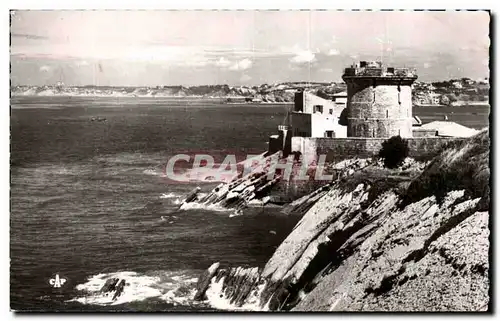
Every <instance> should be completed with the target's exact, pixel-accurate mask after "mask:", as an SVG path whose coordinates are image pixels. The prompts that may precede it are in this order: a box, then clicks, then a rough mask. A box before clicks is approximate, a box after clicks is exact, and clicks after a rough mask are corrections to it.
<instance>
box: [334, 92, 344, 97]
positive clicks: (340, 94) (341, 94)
mask: <svg viewBox="0 0 500 321" xmlns="http://www.w3.org/2000/svg"><path fill="white" fill-rule="evenodd" d="M333 97H347V91H342V92H339V93H336V94H333Z"/></svg>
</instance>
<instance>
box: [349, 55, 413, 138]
mask: <svg viewBox="0 0 500 321" xmlns="http://www.w3.org/2000/svg"><path fill="white" fill-rule="evenodd" d="M342 79H343V80H344V81H345V82H346V84H347V136H348V137H391V136H396V135H400V136H401V137H412V99H411V85H412V83H413V82H414V81H415V80H416V79H417V73H416V70H415V69H413V68H395V67H384V66H383V65H382V63H381V62H379V61H375V62H366V61H361V62H359V63H358V64H356V65H353V66H351V67H348V68H345V70H344V75H343V76H342Z"/></svg>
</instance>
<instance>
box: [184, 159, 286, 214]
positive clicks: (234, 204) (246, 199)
mask: <svg viewBox="0 0 500 321" xmlns="http://www.w3.org/2000/svg"><path fill="white" fill-rule="evenodd" d="M278 153H279V152H278ZM278 153H276V154H273V155H269V156H267V157H265V158H264V161H263V164H262V165H260V166H258V167H256V168H255V169H253V170H252V171H251V172H250V173H249V174H246V175H244V176H242V177H236V178H234V179H233V180H232V181H231V182H229V183H221V184H219V185H218V186H217V187H215V188H214V189H213V190H212V191H210V192H209V193H207V194H206V195H201V194H200V188H196V189H195V190H193V191H192V192H190V193H189V194H188V195H187V196H186V198H185V200H184V201H183V203H182V204H181V205H180V207H179V208H180V209H183V208H186V207H188V206H189V205H192V204H197V205H200V206H205V207H222V208H227V209H235V210H236V211H239V210H241V209H243V208H245V207H246V206H247V205H248V204H249V203H250V202H252V201H256V200H258V201H259V204H261V205H265V204H266V203H267V202H268V201H269V197H266V196H267V195H268V193H269V191H270V190H271V188H272V187H273V186H274V185H275V184H277V183H278V182H279V181H280V180H281V176H280V175H278V174H277V175H274V173H271V174H273V175H271V176H272V177H269V176H270V175H269V168H270V161H271V160H272V159H273V158H274V157H278V155H277V154H278Z"/></svg>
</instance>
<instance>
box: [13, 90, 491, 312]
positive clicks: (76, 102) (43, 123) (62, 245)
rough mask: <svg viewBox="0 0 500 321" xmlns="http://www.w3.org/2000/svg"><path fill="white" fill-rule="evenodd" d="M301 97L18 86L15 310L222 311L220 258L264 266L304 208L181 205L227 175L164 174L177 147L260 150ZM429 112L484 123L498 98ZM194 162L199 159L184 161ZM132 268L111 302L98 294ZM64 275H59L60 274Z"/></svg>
mask: <svg viewBox="0 0 500 321" xmlns="http://www.w3.org/2000/svg"><path fill="white" fill-rule="evenodd" d="M291 107H292V105H283V104H281V105H272V104H242V105H228V104H224V103H223V102H222V101H221V100H217V99H189V98H182V99H173V98H161V99H157V98H138V97H135V98H134V97H128V98H120V97H110V98H102V97H40V96H36V97H12V99H11V109H10V115H11V118H10V123H11V145H10V153H11V154H10V160H11V168H10V183H11V189H10V305H11V309H13V310H16V311H98V312H99V311H206V310H209V311H212V310H218V309H231V308H232V307H231V306H230V305H227V306H222V307H221V305H220V304H218V305H214V304H212V303H211V302H193V300H192V297H193V295H194V293H195V285H196V281H197V278H198V276H199V275H200V274H201V273H202V272H203V271H204V270H205V269H207V268H208V267H209V266H210V265H211V264H212V263H214V262H220V263H221V266H223V267H230V266H246V267H255V266H258V267H263V266H264V264H265V263H266V261H267V260H268V259H269V258H270V257H271V255H272V254H273V252H274V251H275V249H276V248H277V246H279V244H280V243H281V242H282V241H283V240H284V239H285V237H286V236H287V235H288V234H289V232H290V231H291V230H292V229H293V226H294V225H295V224H296V223H297V221H298V220H299V219H300V218H299V217H295V216H293V215H291V216H286V215H284V214H282V213H281V208H280V207H278V206H269V207H259V206H256V207H251V208H248V209H246V210H244V211H243V213H239V215H235V213H233V212H231V211H227V210H224V209H218V208H202V207H196V208H187V209H184V208H182V209H180V208H179V205H180V204H181V202H182V199H183V198H184V197H185V196H186V195H187V194H188V193H189V192H190V191H191V190H193V189H194V188H196V187H200V188H201V191H202V192H204V193H206V192H208V191H210V190H211V189H212V188H214V187H215V186H216V185H217V184H219V182H214V181H211V180H207V179H199V180H197V179H196V178H193V179H192V180H190V181H184V182H178V181H174V180H170V179H169V178H168V177H167V175H165V173H166V172H165V166H166V164H167V163H168V161H169V159H171V157H172V156H174V155H177V154H181V153H184V154H188V155H194V154H200V153H204V154H208V155H211V156H213V157H214V159H215V160H216V162H219V163H220V162H221V161H222V160H223V159H224V157H225V155H227V154H235V155H237V157H238V158H240V159H241V158H244V157H245V156H246V155H247V154H259V153H262V152H264V151H266V149H267V141H268V138H269V136H270V135H272V134H275V133H276V129H277V126H278V125H280V124H282V123H283V121H284V118H285V115H286V112H287V110H288V109H289V108H291ZM414 114H416V115H418V116H419V117H420V118H421V119H422V121H423V122H424V123H426V122H429V121H432V120H442V119H443V116H444V115H447V116H448V120H450V121H456V122H458V123H460V124H462V125H465V126H469V127H473V128H477V129H480V128H483V127H487V126H488V124H489V121H488V120H489V119H488V117H489V107H488V106H462V107H419V108H415V109H414ZM182 170H184V171H189V166H188V165H186V167H185V168H183V169H182ZM112 277H115V278H120V279H125V280H126V284H127V285H126V287H125V290H124V293H123V294H122V295H121V296H120V297H118V299H117V300H115V301H113V300H111V299H110V298H109V297H105V296H103V295H99V294H97V292H98V290H99V289H100V288H101V287H102V286H103V285H104V283H105V281H106V280H107V279H109V278H112ZM56 279H58V280H61V279H63V280H64V282H63V284H59V285H60V287H54V282H55V280H56Z"/></svg>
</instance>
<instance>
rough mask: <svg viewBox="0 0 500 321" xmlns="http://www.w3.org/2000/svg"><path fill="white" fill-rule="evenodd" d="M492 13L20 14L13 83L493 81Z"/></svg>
mask: <svg viewBox="0 0 500 321" xmlns="http://www.w3.org/2000/svg"><path fill="white" fill-rule="evenodd" d="M489 45H490V43H489V15H488V14H487V13H486V12H455V11H448V12H401V11H394V12H367V11H364V12H359V11H358V12H346V11H16V12H13V13H12V23H11V72H12V73H11V80H12V84H13V85H19V84H26V85H45V84H54V83H56V82H57V81H63V82H64V83H65V84H67V85H115V86H156V85H201V84H226V83H227V84H230V85H254V84H261V83H275V82H284V81H340V80H341V75H342V69H343V68H344V67H346V66H347V65H349V64H351V63H353V62H355V61H358V60H380V59H381V57H382V59H383V61H384V63H387V64H392V65H397V66H411V67H416V68H417V69H418V73H419V79H420V80H424V81H432V80H445V79H450V78H459V77H470V78H473V79H477V78H484V77H488V74H489V70H488V61H489Z"/></svg>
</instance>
